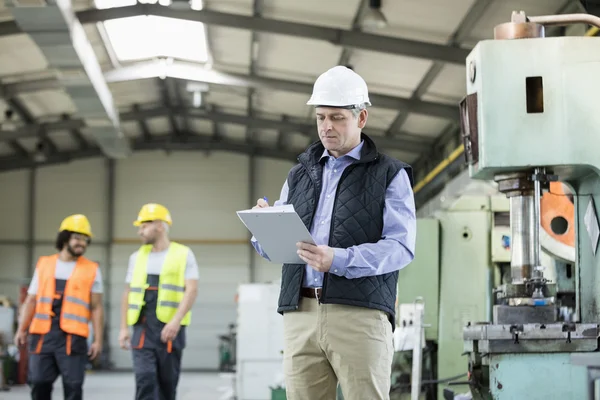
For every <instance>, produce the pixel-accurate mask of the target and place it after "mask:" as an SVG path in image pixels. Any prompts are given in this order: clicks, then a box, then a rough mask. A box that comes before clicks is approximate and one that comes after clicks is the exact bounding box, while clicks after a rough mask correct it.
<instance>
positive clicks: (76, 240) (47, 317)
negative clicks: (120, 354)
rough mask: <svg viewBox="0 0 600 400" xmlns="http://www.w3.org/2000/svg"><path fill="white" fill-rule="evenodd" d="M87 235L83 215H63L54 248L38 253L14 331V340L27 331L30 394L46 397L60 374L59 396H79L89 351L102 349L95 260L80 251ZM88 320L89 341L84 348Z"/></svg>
mask: <svg viewBox="0 0 600 400" xmlns="http://www.w3.org/2000/svg"><path fill="white" fill-rule="evenodd" d="M91 238H92V230H91V227H90V223H89V221H88V219H87V218H86V217H85V216H84V215H81V214H76V215H71V216H69V217H67V218H65V219H64V220H63V221H62V224H61V225H60V228H59V232H58V235H57V238H56V249H57V250H58V253H56V254H53V255H51V256H42V257H40V258H39V260H38V263H37V266H36V268H35V273H34V275H33V278H32V280H31V283H30V285H29V289H28V291H27V293H28V295H27V298H26V300H25V302H24V304H23V306H22V310H21V315H20V321H19V327H18V329H17V333H16V335H15V344H16V345H17V346H21V345H25V344H26V342H27V336H28V334H29V336H30V338H29V339H30V340H29V363H28V364H29V366H28V368H29V371H28V381H29V384H30V385H31V398H32V400H50V399H51V398H52V389H53V386H54V381H55V380H56V378H58V376H59V375H61V376H62V383H63V392H64V399H65V400H81V399H82V398H83V389H82V387H83V381H84V377H85V369H86V364H87V363H88V357H89V358H90V359H92V360H93V359H95V358H96V357H98V355H99V354H100V353H101V352H102V338H103V331H102V329H103V325H104V310H103V306H102V292H103V288H102V275H101V272H100V268H99V266H98V263H96V262H93V261H90V260H89V259H87V258H85V257H84V256H83V254H84V253H85V251H86V249H87V247H88V245H89V244H90V242H91ZM90 321H91V323H92V327H93V330H94V341H93V343H92V344H91V345H90V346H89V348H88V343H87V338H88V336H89V335H90V327H89V322H90Z"/></svg>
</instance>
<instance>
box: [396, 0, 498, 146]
mask: <svg viewBox="0 0 600 400" xmlns="http://www.w3.org/2000/svg"><path fill="white" fill-rule="evenodd" d="M492 1H493V0H476V1H475V3H474V4H473V5H472V6H471V8H470V9H469V11H468V12H467V14H466V15H465V17H464V18H463V20H462V21H461V22H460V24H459V26H458V28H457V29H456V30H455V31H454V33H453V34H452V36H451V37H450V40H449V41H448V45H449V46H454V47H459V46H460V45H461V42H463V41H464V40H466V39H467V38H468V37H469V34H470V33H471V32H472V31H473V28H474V27H475V25H476V24H477V22H478V21H479V20H480V19H481V17H482V16H483V15H484V14H485V12H486V11H487V9H488V7H489V6H490V4H491V3H492ZM444 66H445V64H444V63H441V62H434V63H433V65H432V66H431V67H430V68H429V70H428V71H427V73H426V74H425V76H424V77H423V79H421V82H419V85H418V86H417V88H416V89H415V90H414V92H413V93H412V95H411V97H410V99H411V100H412V101H418V100H419V99H421V97H423V96H424V95H425V94H427V91H428V90H429V88H430V87H431V85H433V82H434V81H435V80H436V78H437V77H438V75H439V74H440V72H442V69H443V68H444ZM408 116H409V113H406V112H400V113H399V114H398V115H397V116H396V118H395V119H394V121H392V123H391V124H390V126H389V128H388V131H387V132H386V133H387V135H388V136H393V135H395V134H397V132H398V131H399V130H400V128H402V125H404V123H405V122H406V120H407V119H408Z"/></svg>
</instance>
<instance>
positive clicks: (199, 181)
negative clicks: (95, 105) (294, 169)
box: [0, 152, 292, 368]
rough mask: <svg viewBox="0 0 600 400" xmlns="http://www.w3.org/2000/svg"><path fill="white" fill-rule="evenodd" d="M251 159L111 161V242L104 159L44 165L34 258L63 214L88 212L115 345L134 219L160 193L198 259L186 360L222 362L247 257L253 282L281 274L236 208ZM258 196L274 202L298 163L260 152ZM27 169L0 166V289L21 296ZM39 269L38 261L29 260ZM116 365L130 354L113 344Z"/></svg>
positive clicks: (194, 156)
mask: <svg viewBox="0 0 600 400" xmlns="http://www.w3.org/2000/svg"><path fill="white" fill-rule="evenodd" d="M248 166H249V158H248V157H247V156H242V155H236V154H231V153H213V154H211V155H209V156H207V155H206V154H205V153H192V152H183V153H172V154H171V155H169V156H167V155H166V154H165V153H163V152H144V153H139V154H136V155H134V156H132V157H131V158H130V159H127V160H119V161H116V163H115V204H114V218H113V224H114V232H113V233H114V235H113V237H114V242H113V244H112V245H111V246H110V251H111V254H112V256H111V259H110V260H108V257H109V252H108V251H109V249H108V247H107V246H106V243H107V241H108V239H109V232H108V229H109V216H108V206H109V204H108V203H109V202H108V197H109V190H108V169H107V162H106V160H102V159H92V160H85V161H78V162H73V163H70V164H64V165H58V166H51V167H44V168H40V169H39V170H38V171H37V173H36V186H35V207H34V209H35V212H34V247H33V255H34V262H35V261H36V260H37V258H38V257H39V256H41V255H44V254H50V253H52V252H54V249H53V242H54V239H55V236H56V233H57V230H58V227H59V224H60V222H61V220H62V219H63V218H64V217H65V216H67V215H69V214H74V213H83V214H85V215H87V217H88V218H89V219H90V222H91V224H92V230H93V232H94V242H93V243H92V245H91V246H90V248H89V249H88V252H87V254H86V255H87V256H88V257H90V258H91V259H94V260H96V261H98V262H100V264H101V268H102V273H103V275H104V280H105V285H106V303H107V311H108V313H109V317H108V319H107V321H106V323H107V326H108V329H109V335H110V336H109V339H110V341H111V345H112V346H116V345H117V343H116V342H117V335H118V328H119V311H118V309H119V302H120V297H121V292H122V290H123V287H124V278H125V269H126V267H127V260H128V258H129V255H130V254H131V253H132V252H133V251H135V250H136V249H137V248H138V247H139V244H140V243H139V240H138V237H137V236H136V228H135V227H134V226H133V225H132V222H133V220H134V219H135V218H136V217H137V213H138V211H139V209H140V207H141V206H142V205H143V204H144V203H148V202H158V203H162V204H164V205H165V206H167V207H168V208H169V211H170V212H171V214H172V217H173V227H172V229H171V238H172V239H173V240H177V241H180V242H182V243H184V244H187V245H189V246H190V247H191V248H192V250H193V251H194V253H195V254H196V258H197V260H198V263H199V268H200V283H199V296H198V300H197V302H196V305H195V307H194V315H193V325H192V326H191V327H190V328H189V329H188V332H189V333H188V348H187V351H186V353H184V360H183V364H184V367H187V368H216V367H217V365H218V349H217V347H218V335H219V334H222V333H225V332H226V331H227V325H228V324H229V323H232V322H235V319H236V305H235V302H234V298H235V294H236V291H237V286H238V284H240V283H245V282H248V281H249V279H250V269H249V266H250V264H251V256H252V257H254V262H255V265H256V269H255V281H256V282H266V281H270V280H274V279H278V278H279V274H280V267H279V266H278V265H275V264H271V263H268V262H266V261H264V260H262V259H261V258H260V257H258V256H256V255H254V253H253V252H251V251H250V245H249V242H248V232H247V231H246V229H245V227H244V226H243V225H242V223H241V222H240V221H239V219H238V217H237V216H236V214H235V211H236V210H240V209H245V208H249V207H251V206H252V205H254V204H253V203H254V202H252V204H249V202H248V196H249V193H248V191H249V189H250V188H249V182H248ZM255 166H256V185H255V187H254V193H255V194H256V196H257V197H262V196H267V197H268V198H269V200H270V201H271V202H272V201H274V200H275V199H277V198H278V197H279V193H280V190H281V186H282V184H283V182H284V180H285V178H286V176H287V173H288V171H289V169H290V168H291V166H292V163H289V162H285V161H277V160H269V159H257V160H256V164H255ZM29 176H30V172H29V171H17V172H9V173H2V174H0V188H1V193H2V207H0V220H1V221H2V222H3V223H2V224H0V295H3V294H4V295H8V296H9V297H11V298H12V299H14V300H15V301H16V300H18V294H19V285H21V284H27V283H28V282H29V278H30V276H29V274H28V270H29V269H28V265H27V258H28V257H27V256H28V247H27V237H28V235H27V232H28V217H29V213H28V187H29ZM31 268H33V266H31ZM111 360H112V361H113V362H114V364H115V366H116V367H119V368H128V367H130V366H131V357H130V355H129V353H128V352H124V351H121V350H119V349H118V348H116V347H114V348H111Z"/></svg>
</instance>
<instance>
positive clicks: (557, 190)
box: [540, 182, 575, 247]
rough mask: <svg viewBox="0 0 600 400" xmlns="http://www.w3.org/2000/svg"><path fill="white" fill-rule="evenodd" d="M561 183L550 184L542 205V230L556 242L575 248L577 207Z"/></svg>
mask: <svg viewBox="0 0 600 400" xmlns="http://www.w3.org/2000/svg"><path fill="white" fill-rule="evenodd" d="M569 194H570V193H566V192H565V189H564V186H563V184H562V183H561V182H550V190H549V191H548V192H547V193H544V195H543V196H542V199H541V202H540V203H541V204H540V214H541V223H542V228H543V229H544V230H545V231H546V232H547V233H548V234H549V235H550V236H552V237H553V238H554V239H555V240H557V241H559V242H561V243H564V244H566V245H567V246H571V247H574V246H575V205H574V204H573V202H572V201H571V199H570V198H569Z"/></svg>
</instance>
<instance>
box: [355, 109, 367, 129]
mask: <svg viewBox="0 0 600 400" xmlns="http://www.w3.org/2000/svg"><path fill="white" fill-rule="evenodd" d="M368 117H369V112H368V111H367V109H366V108H365V109H364V110H361V111H360V114H358V118H357V121H358V127H359V128H360V129H363V128H364V127H365V125H366V124H367V119H368Z"/></svg>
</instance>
